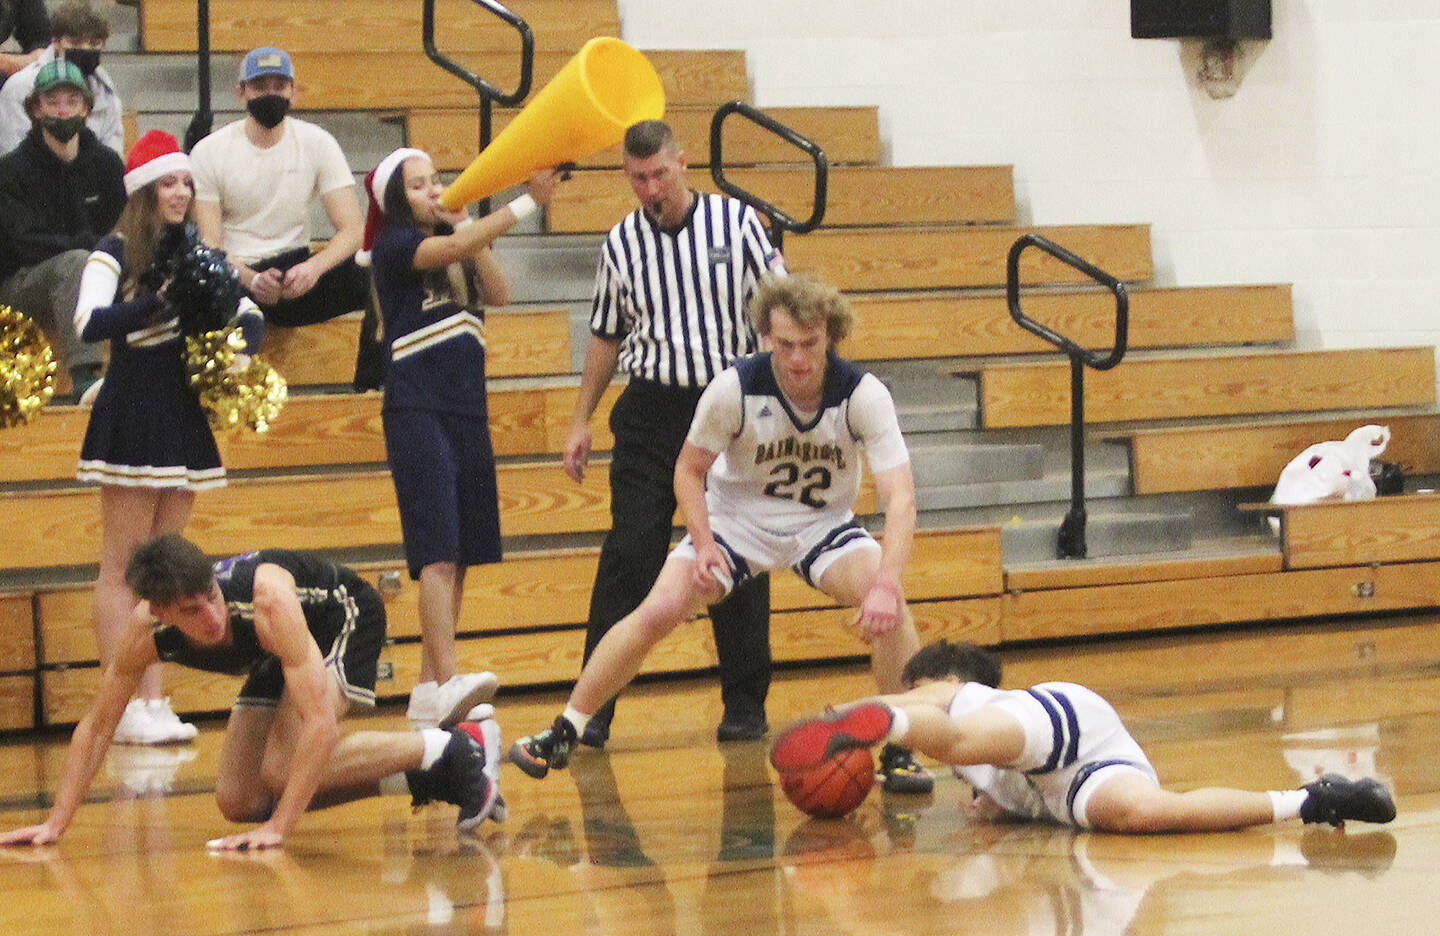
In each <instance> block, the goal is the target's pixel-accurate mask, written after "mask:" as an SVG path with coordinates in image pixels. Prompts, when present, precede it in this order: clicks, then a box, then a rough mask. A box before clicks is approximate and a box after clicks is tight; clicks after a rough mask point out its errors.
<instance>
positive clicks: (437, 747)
mask: <svg viewBox="0 0 1440 936" xmlns="http://www.w3.org/2000/svg"><path fill="white" fill-rule="evenodd" d="M420 740H421V741H423V742H424V743H425V751H424V753H423V754H421V755H420V769H421V770H429V769H430V768H431V767H433V766H435V762H436V761H438V760H439V759H440V755H441V754H444V753H445V745H447V744H449V743H450V732H448V731H442V730H440V729H439V728H422V729H420Z"/></svg>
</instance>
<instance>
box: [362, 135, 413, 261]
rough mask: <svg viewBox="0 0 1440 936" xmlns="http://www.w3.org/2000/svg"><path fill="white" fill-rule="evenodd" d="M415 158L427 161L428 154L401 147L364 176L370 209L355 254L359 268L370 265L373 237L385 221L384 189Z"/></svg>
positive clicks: (366, 213) (373, 244)
mask: <svg viewBox="0 0 1440 936" xmlns="http://www.w3.org/2000/svg"><path fill="white" fill-rule="evenodd" d="M416 156H419V157H421V158H422V159H429V158H430V154H429V153H427V152H425V151H424V150H418V149H415V148H413V147H409V146H402V147H400V148H399V149H397V150H395V151H394V152H392V153H390V155H388V156H386V157H385V158H384V159H382V160H380V164H379V165H377V166H376V167H375V168H374V169H371V170H370V171H369V172H368V173H366V175H365V191H366V192H367V193H368V194H369V195H370V207H369V209H368V210H367V211H366V212H365V240H364V243H363V244H362V245H361V247H360V250H359V251H358V252H357V253H356V254H355V262H356V263H358V264H360V265H361V266H369V265H370V250H371V248H373V247H374V246H375V237H376V235H378V234H379V233H380V226H381V224H383V223H384V219H385V189H386V188H388V187H389V185H390V180H391V178H393V177H394V175H395V171H396V170H397V169H399V168H400V167H401V166H402V165H404V163H405V160H407V159H412V158H414V157H416Z"/></svg>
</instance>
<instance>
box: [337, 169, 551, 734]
mask: <svg viewBox="0 0 1440 936" xmlns="http://www.w3.org/2000/svg"><path fill="white" fill-rule="evenodd" d="M558 179H559V175H558V174H557V173H556V172H554V171H552V170H544V171H541V172H537V173H536V174H535V175H534V176H532V177H531V179H530V185H529V193H528V194H526V195H522V196H521V197H520V198H518V199H516V200H515V201H513V202H511V203H510V204H509V205H507V206H505V207H503V208H500V209H499V210H497V211H494V212H492V213H491V214H489V215H487V216H486V217H484V218H480V219H478V220H471V219H470V217H469V215H468V214H467V213H466V212H465V211H463V210H461V211H453V212H452V211H448V210H447V209H445V208H444V206H442V205H441V204H440V194H441V192H442V191H443V188H444V187H443V186H442V185H441V184H440V180H439V175H438V174H437V173H436V171H435V166H434V164H433V163H432V162H431V160H430V157H429V156H428V155H426V154H425V153H424V152H422V151H420V150H417V149H409V148H403V149H398V150H396V151H395V152H393V153H391V154H390V155H388V156H386V157H385V158H384V159H382V160H381V161H380V164H379V165H378V166H376V167H375V169H374V171H373V172H371V173H370V174H369V175H368V176H367V177H366V180H365V181H366V188H367V189H368V191H369V193H370V198H371V202H370V214H369V217H368V218H367V221H366V231H365V244H366V246H367V250H368V251H369V255H368V256H367V255H366V254H364V253H362V255H361V257H360V258H358V259H359V260H360V261H361V262H362V263H363V262H372V263H373V266H374V276H375V292H376V296H377V298H378V300H379V305H380V315H381V321H382V324H383V327H384V330H385V340H386V344H387V355H386V362H385V402H384V405H383V407H382V408H381V413H382V418H383V423H384V428H385V450H386V453H387V456H388V458H389V462H390V474H391V476H392V478H393V479H394V482H395V495H396V499H397V501H398V502H399V506H400V526H401V533H402V535H403V537H404V541H405V559H406V563H407V565H408V566H409V571H410V577H411V578H412V579H414V580H416V581H418V582H419V583H420V639H421V658H420V659H421V662H420V681H419V683H418V684H417V685H416V686H415V689H414V691H413V692H412V693H411V695H410V707H409V710H408V711H407V714H408V716H409V717H410V720H411V722H412V724H414V725H416V726H418V727H425V726H434V725H437V724H438V725H439V726H440V727H445V726H446V725H448V724H451V723H453V722H455V721H458V720H459V719H461V718H462V717H464V715H465V713H466V712H467V711H468V709H469V708H470V706H472V705H474V704H475V703H476V702H478V701H484V699H486V698H488V697H489V696H490V695H493V694H494V692H495V686H496V678H495V675H494V674H493V673H488V672H487V673H478V674H477V673H462V674H458V675H457V674H456V661H455V631H456V629H457V627H458V626H459V621H460V602H461V598H462V596H463V594H464V589H465V570H466V568H467V567H468V566H472V565H482V564H485V563H492V562H499V561H500V506H499V498H498V494H497V492H496V488H495V455H494V451H493V449H492V447H491V444H490V423H489V415H488V412H487V404H486V399H485V319H484V315H485V312H484V308H483V307H484V305H485V304H490V305H503V304H505V303H506V302H508V301H509V297H510V284H509V281H508V280H507V279H506V277H505V274H504V271H503V270H501V268H500V265H499V263H498V262H497V261H496V259H495V255H494V252H493V251H492V250H491V247H490V245H491V244H492V243H493V242H494V240H495V238H497V237H499V236H500V235H501V234H504V233H505V232H506V231H508V230H509V229H510V228H511V227H512V226H513V225H514V224H515V223H516V222H517V221H519V220H520V219H521V218H523V217H525V216H526V215H527V214H529V213H530V212H532V211H534V210H535V209H536V208H537V207H538V206H539V205H541V204H544V203H546V202H548V201H549V199H550V193H551V192H552V191H553V190H554V188H555V184H556V182H557V181H558Z"/></svg>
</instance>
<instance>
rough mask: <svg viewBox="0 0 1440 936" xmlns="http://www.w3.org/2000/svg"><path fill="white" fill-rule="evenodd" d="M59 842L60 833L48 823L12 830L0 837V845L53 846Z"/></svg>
mask: <svg viewBox="0 0 1440 936" xmlns="http://www.w3.org/2000/svg"><path fill="white" fill-rule="evenodd" d="M59 840H60V833H59V832H58V831H56V830H55V829H52V828H51V827H50V826H49V824H48V823H41V824H40V825H32V826H26V827H25V828H23V829H14V830H12V831H10V832H6V833H4V834H3V835H0V845H53V844H55V843H56V842H58V841H59Z"/></svg>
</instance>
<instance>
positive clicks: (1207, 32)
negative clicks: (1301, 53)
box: [1130, 0, 1270, 39]
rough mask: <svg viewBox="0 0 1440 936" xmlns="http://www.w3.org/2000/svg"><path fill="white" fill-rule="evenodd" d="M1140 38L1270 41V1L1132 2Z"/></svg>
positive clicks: (1132, 21) (1133, 29)
mask: <svg viewBox="0 0 1440 936" xmlns="http://www.w3.org/2000/svg"><path fill="white" fill-rule="evenodd" d="M1130 35H1131V36H1133V37H1134V38H1136V39H1220V38H1225V39H1269V38H1270V0H1130Z"/></svg>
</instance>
